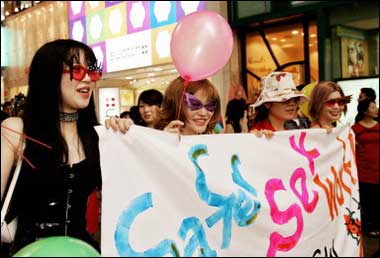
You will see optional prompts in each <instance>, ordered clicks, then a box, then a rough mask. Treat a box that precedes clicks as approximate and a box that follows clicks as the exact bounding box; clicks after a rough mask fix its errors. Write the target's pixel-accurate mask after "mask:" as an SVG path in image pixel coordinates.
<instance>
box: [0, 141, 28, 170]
mask: <svg viewBox="0 0 380 258" xmlns="http://www.w3.org/2000/svg"><path fill="white" fill-rule="evenodd" d="M2 136H3V138H4V139H5V140H6V141H7V142H8V144H10V145H11V146H12V147H13V150H14V151H15V152H17V154H18V155H19V156H20V157H22V159H24V160H25V161H26V162H27V163H28V164H29V166H31V167H32V168H33V169H34V168H35V166H33V164H32V162H30V161H29V160H28V159H27V158H26V157H25V156H24V154H22V152H21V151H20V150H19V149H18V148H17V147H16V146H15V145H14V144H13V143H12V142H11V141H10V140H9V139H8V138H7V137H6V136H5V135H4V134H2Z"/></svg>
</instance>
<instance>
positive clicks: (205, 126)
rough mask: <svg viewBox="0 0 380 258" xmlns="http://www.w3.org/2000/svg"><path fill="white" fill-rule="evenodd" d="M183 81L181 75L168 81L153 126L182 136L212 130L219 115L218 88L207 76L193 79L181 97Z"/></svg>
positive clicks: (205, 132) (206, 132)
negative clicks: (157, 118)
mask: <svg viewBox="0 0 380 258" xmlns="http://www.w3.org/2000/svg"><path fill="white" fill-rule="evenodd" d="M184 84H185V81H184V79H182V77H177V78H176V79H175V80H173V81H172V82H171V83H170V84H169V86H168V88H167V89H166V91H165V95H164V101H163V103H162V106H161V110H160V113H159V120H158V122H157V123H156V124H155V128H157V129H161V130H164V131H167V132H172V133H179V134H182V135H196V134H208V133H212V131H213V129H214V127H215V125H216V124H217V123H218V121H219V117H220V115H221V111H220V97H219V93H218V91H217V89H216V88H215V87H214V85H212V84H211V82H210V81H209V80H207V79H204V80H199V81H193V82H189V84H188V86H187V88H186V92H185V93H184V96H183V97H182V94H183V90H184ZM181 101H182V102H181ZM178 112H179V114H178Z"/></svg>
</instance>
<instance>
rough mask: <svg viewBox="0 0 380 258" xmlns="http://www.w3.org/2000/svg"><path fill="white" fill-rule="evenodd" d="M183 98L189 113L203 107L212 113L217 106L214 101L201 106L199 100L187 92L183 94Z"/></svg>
mask: <svg viewBox="0 0 380 258" xmlns="http://www.w3.org/2000/svg"><path fill="white" fill-rule="evenodd" d="M185 97H186V98H185V102H186V104H187V106H188V107H189V108H190V110H191V111H195V110H198V109H201V108H203V107H204V108H205V109H206V110H207V111H209V112H214V111H215V110H216V107H217V106H218V102H217V101H216V100H211V101H210V102H209V103H207V104H204V105H203V103H202V102H201V101H200V100H199V99H197V98H196V97H195V96H194V95H192V94H190V93H187V92H185Z"/></svg>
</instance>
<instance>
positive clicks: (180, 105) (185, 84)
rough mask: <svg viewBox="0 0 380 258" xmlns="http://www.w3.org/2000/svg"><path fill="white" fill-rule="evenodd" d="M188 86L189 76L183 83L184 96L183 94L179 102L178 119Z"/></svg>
mask: <svg viewBox="0 0 380 258" xmlns="http://www.w3.org/2000/svg"><path fill="white" fill-rule="evenodd" d="M187 86H189V80H188V79H187V78H185V81H184V83H183V91H182V96H181V102H180V103H179V108H178V111H177V119H176V120H178V119H179V116H180V114H181V109H182V103H183V98H184V96H185V92H186V89H187Z"/></svg>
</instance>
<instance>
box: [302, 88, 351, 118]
mask: <svg viewBox="0 0 380 258" xmlns="http://www.w3.org/2000/svg"><path fill="white" fill-rule="evenodd" d="M335 91H338V92H339V93H340V95H341V97H345V95H344V93H343V90H342V88H341V87H340V86H339V85H338V84H337V83H335V82H332V81H320V82H319V83H318V84H317V85H315V87H314V89H313V90H312V92H311V95H310V100H309V114H310V116H311V117H312V118H313V120H318V119H319V116H320V114H321V112H322V109H323V106H324V104H325V102H326V101H327V100H328V98H329V96H330V94H331V93H333V92H335ZM343 112H344V113H346V112H347V106H345V107H344V111H343Z"/></svg>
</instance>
